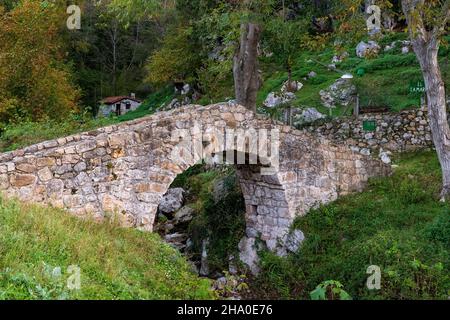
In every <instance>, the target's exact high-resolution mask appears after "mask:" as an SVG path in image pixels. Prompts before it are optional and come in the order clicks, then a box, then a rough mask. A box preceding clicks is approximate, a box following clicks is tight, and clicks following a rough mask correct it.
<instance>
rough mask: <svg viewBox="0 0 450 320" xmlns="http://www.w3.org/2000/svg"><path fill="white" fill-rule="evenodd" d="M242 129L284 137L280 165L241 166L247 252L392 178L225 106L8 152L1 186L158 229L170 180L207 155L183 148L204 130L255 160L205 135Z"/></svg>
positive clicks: (375, 166)
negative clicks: (322, 207) (375, 180)
mask: <svg viewBox="0 0 450 320" xmlns="http://www.w3.org/2000/svg"><path fill="white" fill-rule="evenodd" d="M198 124H201V127H200V129H199V127H198ZM238 129H242V130H247V131H248V130H259V129H267V130H269V131H270V130H273V131H277V132H278V133H279V134H278V135H279V157H278V161H279V165H278V166H275V165H274V164H275V162H276V161H275V160H274V159H275V158H271V163H270V164H269V165H270V166H272V167H273V172H271V174H270V175H262V174H261V170H260V169H261V167H262V165H261V163H259V164H258V163H257V164H250V163H247V164H242V165H237V171H238V176H239V177H240V183H241V186H242V191H243V196H244V198H245V202H246V208H247V212H246V221H247V236H246V239H245V241H244V242H245V243H247V244H250V246H247V247H248V248H250V247H253V248H254V246H253V244H254V243H255V239H256V238H260V239H261V240H263V241H264V242H265V244H266V245H267V247H268V248H269V249H271V250H274V251H276V250H282V248H280V244H281V246H283V242H284V241H285V237H286V235H287V233H288V232H289V226H290V225H291V223H292V221H293V220H294V218H295V217H296V216H298V215H303V214H305V213H306V212H307V211H308V210H309V209H310V208H311V207H314V206H316V205H317V204H319V203H325V202H328V201H331V200H334V199H336V198H337V197H338V196H339V195H341V194H346V193H349V192H352V191H360V190H362V188H364V186H365V184H366V182H367V180H368V178H369V177H371V176H378V175H386V174H389V173H390V166H387V165H384V164H383V163H382V162H381V161H379V160H376V159H374V158H372V157H369V156H365V155H362V154H360V153H357V152H353V151H351V150H350V148H349V147H348V146H346V145H344V144H333V143H332V142H330V141H329V140H327V139H325V138H323V137H317V136H315V135H313V134H311V133H308V132H303V131H299V130H295V129H293V128H291V127H289V126H284V125H282V124H280V123H277V122H274V121H272V120H270V119H268V118H265V117H262V116H257V115H255V114H254V113H252V112H249V111H248V110H246V109H245V108H244V107H242V106H238V105H230V104H218V105H212V106H207V107H203V106H188V107H183V108H179V109H175V110H172V111H167V112H160V113H157V114H154V115H151V116H149V117H146V118H141V119H138V120H135V121H130V122H127V123H123V124H119V125H113V126H110V127H105V128H100V129H98V130H94V131H90V132H85V133H81V134H77V135H73V136H69V137H64V138H60V139H57V140H52V141H46V142H43V143H39V144H36V145H33V146H30V147H27V148H25V149H21V150H16V151H13V152H9V153H4V154H1V155H0V190H1V191H2V193H3V194H4V195H6V196H9V197H17V198H19V199H20V200H23V201H31V202H36V203H43V204H48V205H52V206H55V207H59V208H64V209H66V210H68V211H69V212H71V213H73V214H75V215H77V216H80V217H93V218H94V219H96V220H102V219H104V218H105V216H107V215H109V214H115V215H117V216H118V217H119V218H120V221H121V222H122V224H123V225H124V226H129V227H135V228H139V229H141V230H146V231H152V228H153V223H154V219H155V215H156V213H157V208H158V205H159V203H160V201H161V199H162V196H163V195H164V194H165V193H166V192H167V190H168V188H169V186H170V184H171V183H172V182H173V180H174V179H175V177H176V176H177V175H178V174H180V173H181V172H183V171H184V170H186V169H188V168H189V167H191V166H192V165H194V164H195V163H197V162H198V161H199V160H201V159H202V157H203V154H202V155H200V156H198V157H191V156H189V155H190V154H191V153H192V151H194V149H195V148H194V147H195V146H196V145H197V146H198V144H196V143H187V144H186V143H185V142H186V141H197V140H195V139H197V138H198V136H199V134H200V135H201V140H200V141H197V142H199V143H200V145H205V146H208V145H212V146H214V148H213V149H214V153H215V154H216V155H219V154H223V153H224V152H226V151H231V152H233V153H234V152H236V153H242V154H249V153H250V151H249V149H248V146H247V145H246V144H244V145H239V143H235V142H236V141H235V139H237V138H236V137H233V138H232V139H231V140H229V141H221V140H220V139H215V138H211V139H209V140H208V139H206V138H205V137H206V136H208V135H211V133H212V132H214V131H217V132H223V133H224V132H228V131H229V130H238ZM227 130H228V131H227ZM270 132H272V131H270ZM181 133H183V134H181ZM253 135H254V134H253ZM181 136H184V138H183V139H181V140H180V137H181ZM205 139H206V140H205ZM271 139H272V137H269V138H268V139H267V142H266V143H269V142H270V141H272V140H271ZM180 142H183V143H180ZM263 144H264V142H259V145H258V147H259V148H261V147H262V145H263ZM180 146H181V147H180ZM269 147H270V145H267V148H269ZM269 150H270V149H269ZM194 153H195V152H193V153H192V154H194ZM249 250H253V249H252V248H250V249H249ZM244 256H245V255H244ZM243 260H245V258H244V259H243ZM250 260H251V259H250ZM251 263H252V261H248V264H251Z"/></svg>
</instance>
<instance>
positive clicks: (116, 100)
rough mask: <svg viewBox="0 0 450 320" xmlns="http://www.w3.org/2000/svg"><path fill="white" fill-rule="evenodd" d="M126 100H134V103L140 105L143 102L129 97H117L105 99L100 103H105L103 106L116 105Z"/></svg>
mask: <svg viewBox="0 0 450 320" xmlns="http://www.w3.org/2000/svg"><path fill="white" fill-rule="evenodd" d="M125 99H129V100H133V101H136V102H139V103H140V102H142V101H141V100H139V99H136V98H132V97H128V96H117V97H107V98H105V99H103V100H102V101H100V103H103V104H115V103H117V102H120V101H122V100H125Z"/></svg>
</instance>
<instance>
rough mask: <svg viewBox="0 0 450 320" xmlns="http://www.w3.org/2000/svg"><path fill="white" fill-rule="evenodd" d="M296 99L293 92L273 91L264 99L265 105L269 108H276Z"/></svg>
mask: <svg viewBox="0 0 450 320" xmlns="http://www.w3.org/2000/svg"><path fill="white" fill-rule="evenodd" d="M294 99H295V94H294V93H293V92H282V93H278V92H271V93H269V95H268V96H267V98H266V100H264V103H263V104H264V106H265V107H267V108H276V107H278V106H281V105H283V104H286V103H289V102H291V101H292V100H294Z"/></svg>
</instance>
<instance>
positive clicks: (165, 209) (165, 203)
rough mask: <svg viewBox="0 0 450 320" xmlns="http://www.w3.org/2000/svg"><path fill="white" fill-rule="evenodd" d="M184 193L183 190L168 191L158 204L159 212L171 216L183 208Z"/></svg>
mask: <svg viewBox="0 0 450 320" xmlns="http://www.w3.org/2000/svg"><path fill="white" fill-rule="evenodd" d="M184 193H185V191H184V190H183V188H173V189H169V190H168V191H167V193H166V194H165V195H164V196H163V198H162V200H161V202H160V204H159V211H160V212H162V213H164V214H171V213H174V212H176V211H177V210H179V209H180V208H181V207H182V206H183V200H184Z"/></svg>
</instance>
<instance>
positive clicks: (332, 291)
mask: <svg viewBox="0 0 450 320" xmlns="http://www.w3.org/2000/svg"><path fill="white" fill-rule="evenodd" d="M343 287H344V286H343V285H342V284H341V283H340V282H339V281H335V280H327V281H324V282H322V283H321V284H319V285H318V286H317V287H316V289H314V290H313V291H311V293H310V295H311V300H351V299H352V297H350V295H349V294H348V293H347V292H346V291H345V290H344V289H343Z"/></svg>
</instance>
